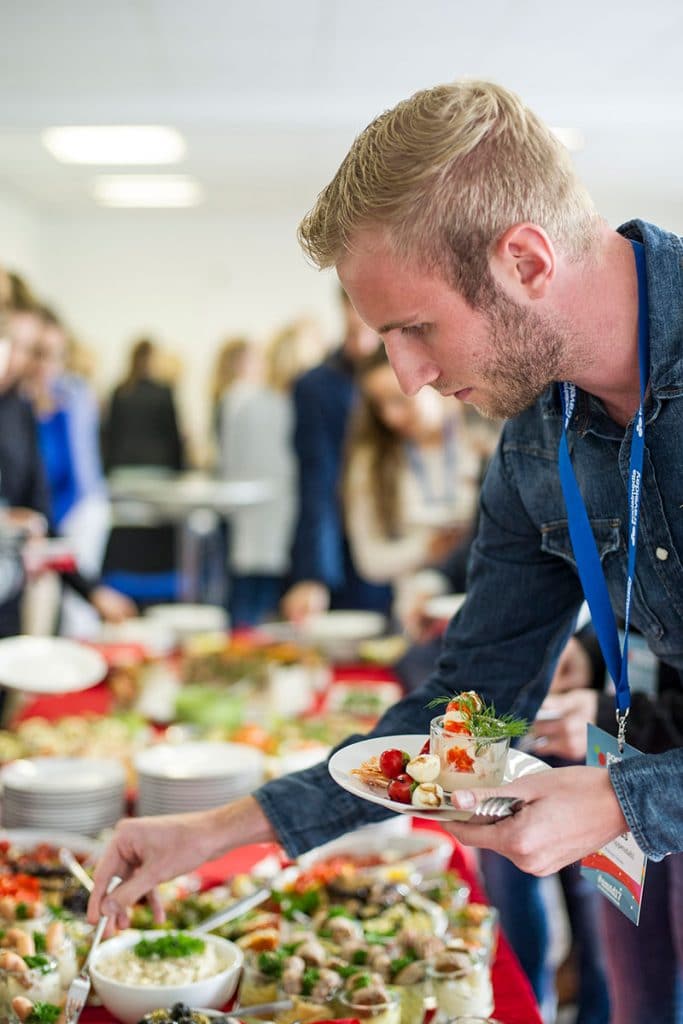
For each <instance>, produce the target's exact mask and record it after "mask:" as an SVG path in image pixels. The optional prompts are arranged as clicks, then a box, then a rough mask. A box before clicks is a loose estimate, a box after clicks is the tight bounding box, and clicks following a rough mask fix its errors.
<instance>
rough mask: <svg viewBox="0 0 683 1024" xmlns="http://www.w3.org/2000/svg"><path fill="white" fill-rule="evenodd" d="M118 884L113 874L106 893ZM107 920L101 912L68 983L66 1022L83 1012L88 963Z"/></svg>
mask: <svg viewBox="0 0 683 1024" xmlns="http://www.w3.org/2000/svg"><path fill="white" fill-rule="evenodd" d="M120 884H121V879H120V878H119V877H118V875H114V877H113V878H112V880H111V882H110V883H109V885H108V886H107V895H109V893H110V892H113V890H114V889H115V888H116V887H117V886H118V885H120ZM107 921H108V918H107V916H106V915H105V914H101V915H100V919H99V921H98V922H97V927H96V928H95V934H94V935H93V940H92V942H91V944H90V949H89V950H88V955H87V957H86V958H85V963H84V964H83V966H82V967H81V969H80V971H79V973H78V974H77V975H76V977H75V978H74V980H73V981H72V982H71V984H70V985H69V991H68V992H67V994H66V1006H65V1008H64V1016H65V1018H66V1024H76V1022H77V1021H78V1018H79V1017H80V1015H81V1013H82V1012H83V1007H84V1006H85V1004H86V1000H87V998H88V996H89V995H90V986H91V984H92V983H91V981H90V965H91V963H92V960H93V957H94V955H95V953H96V951H97V947H98V946H99V944H100V942H101V940H102V936H103V935H104V930H105V928H106V927H107Z"/></svg>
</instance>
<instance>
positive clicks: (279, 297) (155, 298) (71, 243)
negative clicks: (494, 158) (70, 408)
mask: <svg viewBox="0 0 683 1024" xmlns="http://www.w3.org/2000/svg"><path fill="white" fill-rule="evenodd" d="M595 198H596V201H597V203H598V207H599V208H600V209H601V210H602V212H603V213H604V214H605V215H606V216H607V218H608V219H609V221H610V222H611V223H612V224H615V225H616V224H618V223H620V222H621V221H622V220H625V219H627V218H628V217H629V216H643V217H645V218H647V219H651V220H654V221H655V222H658V223H660V224H662V225H664V226H666V227H668V228H669V229H670V230H674V231H676V230H678V231H683V207H682V206H681V205H676V206H675V205H673V204H670V203H669V204H666V203H664V202H662V201H661V200H659V201H658V196H657V193H656V191H653V192H651V193H650V192H648V193H647V203H641V204H638V203H634V201H633V195H632V194H630V193H629V190H628V187H627V185H626V184H625V183H618V182H615V187H614V189H613V190H611V192H610V194H609V195H607V194H603V195H600V194H599V192H597V194H596V195H595ZM271 199H272V197H271ZM290 206H291V207H292V208H291V209H290V208H289V207H290ZM269 208H270V210H271V211H273V210H278V209H279V212H275V213H273V212H271V213H270V214H269V215H268V216H266V215H265V214H263V213H260V212H259V210H258V207H256V208H255V207H254V205H251V206H250V209H249V210H248V211H247V210H245V211H244V212H243V213H242V214H241V215H240V216H239V217H235V216H231V215H229V214H227V213H225V214H222V215H220V216H215V215H214V216H211V217H209V216H208V215H207V214H206V213H202V212H201V211H192V210H179V211H155V210H142V211H139V212H130V211H113V210H112V211H93V213H92V214H89V215H80V216H78V217H73V216H72V217H67V216H66V215H56V214H52V215H46V214H44V213H39V212H38V211H34V210H31V209H30V208H28V207H27V206H26V205H25V204H24V203H22V202H21V201H20V200H19V199H17V198H16V197H13V196H11V195H9V194H6V193H3V192H2V190H1V189H0V263H4V264H5V265H7V266H10V267H15V268H16V269H18V270H20V271H22V272H23V273H25V274H26V275H27V276H28V278H29V280H30V281H31V282H32V283H33V284H34V286H35V287H36V289H37V290H38V292H39V294H40V295H41V296H42V297H43V298H45V299H46V300H47V301H48V302H49V303H50V304H52V305H54V306H55V307H56V308H57V309H58V310H59V311H60V312H61V313H62V315H63V316H64V317H65V318H66V319H67V321H68V322H69V323H70V324H71V325H72V326H73V328H74V329H75V330H76V332H77V333H78V334H79V335H80V336H81V337H82V339H83V340H84V342H86V344H88V345H89V346H90V347H91V348H93V349H94V350H95V352H96V354H97V360H98V375H97V381H96V384H97V386H98V388H99V390H100V391H101V392H102V393H105V392H106V391H107V390H108V389H109V387H110V386H111V385H112V383H114V382H115V381H116V380H117V379H118V377H119V376H120V374H121V372H122V369H123V366H124V363H125V358H126V354H127V351H128V347H129V342H130V340H131V339H132V338H133V337H134V336H135V335H137V334H140V333H141V332H149V333H151V334H153V335H154V336H157V337H158V339H159V340H160V341H161V342H162V343H164V344H165V345H167V346H168V347H169V348H171V349H172V350H173V351H174V352H176V353H177V354H178V355H179V356H180V357H181V358H182V361H183V365H184V371H185V372H184V374H183V378H182V381H181V386H180V390H179V403H180V410H181V415H182V419H183V424H184V427H185V430H186V432H187V433H188V434H189V436H190V438H191V440H192V442H193V446H194V449H195V451H196V452H197V453H198V454H199V455H200V456H203V455H205V454H206V436H207V419H208V416H207V413H208V401H207V394H208V388H209V381H210V375H211V370H212V365H213V359H214V356H215V353H216V350H217V348H218V346H219V343H220V341H221V339H222V338H223V337H224V336H225V335H226V334H228V333H235V332H245V333H247V334H248V335H251V336H253V337H254V338H255V340H257V341H260V342H262V341H263V340H265V339H266V338H267V337H268V335H269V334H270V333H271V332H272V331H273V330H274V329H276V328H277V327H278V326H280V325H281V324H282V323H284V322H285V321H286V320H287V319H289V318H291V317H294V316H297V315H299V314H301V313H313V314H314V315H317V316H318V317H319V318H320V319H321V321H322V323H323V327H324V328H325V330H326V332H327V333H328V335H329V337H330V339H332V338H334V336H335V334H336V332H337V331H338V329H339V321H338V305H337V299H336V294H335V280H336V279H335V276H334V275H333V274H330V273H322V274H321V273H319V272H317V271H315V270H314V269H312V268H311V267H310V266H309V265H308V264H307V263H306V262H305V260H304V257H303V255H302V254H301V252H300V250H299V248H298V244H297V242H296V237H295V232H296V225H297V222H298V219H299V217H300V216H301V213H302V209H303V208H302V206H301V205H300V202H299V201H298V200H297V201H294V200H293V199H292V200H291V202H290V203H289V204H288V202H287V199H286V198H285V197H284V196H283V197H282V201H281V202H280V203H279V204H278V203H273V202H271V203H270V204H269Z"/></svg>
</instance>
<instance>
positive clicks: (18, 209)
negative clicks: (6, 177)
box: [0, 185, 39, 278]
mask: <svg viewBox="0 0 683 1024" xmlns="http://www.w3.org/2000/svg"><path fill="white" fill-rule="evenodd" d="M38 235H39V221H38V217H37V216H36V214H35V212H34V211H33V210H32V209H31V208H30V207H29V206H27V205H26V204H25V203H24V202H22V200H21V199H19V197H18V196H16V195H14V194H12V193H10V192H8V191H6V190H5V189H4V188H3V187H2V186H1V185H0V264H1V265H2V266H4V267H6V268H7V269H8V270H16V271H18V272H19V273H20V274H25V275H26V276H27V277H28V278H31V277H33V276H34V275H35V274H36V272H37V270H38V263H39V248H38Z"/></svg>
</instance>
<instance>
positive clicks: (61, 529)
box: [22, 307, 134, 636]
mask: <svg viewBox="0 0 683 1024" xmlns="http://www.w3.org/2000/svg"><path fill="white" fill-rule="evenodd" d="M40 316H41V320H42V331H41V333H40V335H39V337H38V338H37V339H36V341H35V343H34V345H33V348H32V350H31V353H30V356H29V359H28V363H27V367H26V373H25V374H24V378H23V382H22V390H23V392H24V394H25V395H26V396H27V397H28V398H29V400H30V402H31V405H32V407H33V413H34V415H35V417H36V421H37V423H38V442H39V447H40V454H41V457H42V461H43V466H44V468H45V473H46V477H47V484H48V492H49V500H50V508H51V514H52V525H53V527H54V529H55V531H56V532H57V534H59V535H60V536H63V537H67V538H68V539H69V547H70V548H71V550H72V551H73V553H74V555H75V558H76V565H77V567H78V570H79V572H81V573H82V574H83V575H84V576H86V577H89V578H95V577H99V575H100V573H101V570H102V559H103V556H104V550H105V546H106V543H107V539H108V537H109V529H110V525H111V510H110V506H109V500H108V498H107V492H106V486H105V481H104V475H103V473H102V465H101V462H100V452H99V410H98V406H97V400H96V398H95V395H94V393H93V391H92V389H91V388H90V386H89V384H88V383H87V381H86V380H85V379H84V378H83V377H80V376H78V375H76V374H73V373H67V372H66V371H65V360H66V353H67V347H68V338H67V333H66V331H65V329H64V326H63V325H62V323H61V322H60V320H59V319H58V317H57V316H56V315H55V313H54V312H53V311H52V310H50V309H47V308H46V307H42V308H41V309H40ZM133 612H134V609H133V608H129V609H128V613H129V614H133ZM96 630H97V617H96V616H95V613H94V610H93V608H92V607H91V606H89V605H88V604H87V603H86V602H84V601H83V600H82V599H81V598H79V596H78V595H77V594H75V593H73V592H71V593H66V594H64V597H63V602H62V609H61V621H60V632H62V633H64V634H66V635H69V636H87V635H93V634H94V633H95V632H96Z"/></svg>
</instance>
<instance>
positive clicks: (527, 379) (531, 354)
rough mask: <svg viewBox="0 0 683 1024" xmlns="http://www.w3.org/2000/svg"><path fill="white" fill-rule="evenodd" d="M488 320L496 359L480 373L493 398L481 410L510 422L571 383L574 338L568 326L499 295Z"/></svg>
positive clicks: (488, 394) (490, 416)
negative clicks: (551, 390) (561, 383)
mask: <svg viewBox="0 0 683 1024" xmlns="http://www.w3.org/2000/svg"><path fill="white" fill-rule="evenodd" d="M486 315H487V317H488V319H489V323H490V334H489V338H490V341H491V347H492V349H493V351H494V353H495V356H494V358H493V360H489V361H488V362H482V364H481V366H480V367H479V368H478V369H479V373H480V375H481V378H482V380H483V381H485V382H486V384H487V385H489V387H490V391H489V392H487V397H488V396H490V398H489V400H488V401H486V402H482V403H481V404H476V403H475V408H477V410H478V411H479V412H480V413H482V415H484V416H486V417H487V418H489V419H509V418H510V417H512V416H517V415H518V414H519V413H521V412H524V410H525V409H528V408H530V406H532V405H533V404H534V402H535V401H536V400H537V399H538V398H539V397H540V396H541V395H542V394H543V392H544V391H545V390H546V389H547V388H548V387H549V385H550V384H552V383H553V381H557V380H563V379H564V378H565V373H564V371H563V366H565V365H566V363H567V354H568V352H569V351H570V349H571V341H572V338H573V336H574V335H573V332H572V330H571V328H570V326H569V325H568V324H567V323H565V322H561V321H558V320H549V319H548V318H546V317H542V316H540V315H539V314H537V313H533V312H532V311H531V310H528V309H525V308H524V307H522V306H519V305H517V303H515V302H513V301H512V300H511V299H509V298H508V297H507V295H501V294H499V295H498V296H497V298H496V302H495V305H494V307H493V309H492V310H490V311H488V312H487V314H486ZM474 397H475V398H476V397H477V396H476V395H475V396H474Z"/></svg>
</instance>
